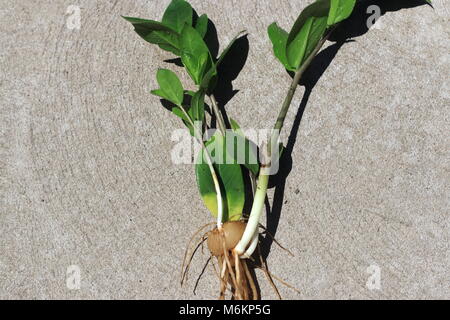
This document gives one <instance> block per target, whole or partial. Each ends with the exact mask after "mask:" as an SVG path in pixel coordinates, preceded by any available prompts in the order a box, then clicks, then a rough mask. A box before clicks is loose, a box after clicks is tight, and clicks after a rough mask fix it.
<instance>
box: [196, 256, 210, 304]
mask: <svg viewBox="0 0 450 320" xmlns="http://www.w3.org/2000/svg"><path fill="white" fill-rule="evenodd" d="M210 261H211V257H209V258H208V260H206V263H205V265H204V266H203V269H202V272H200V274H199V276H198V278H197V281H195V286H194V290H192V292H193V293H194V295H196V293H195V290H197V286H198V284H199V282H200V279H201V278H202V275H203V274H204V273H205V270H206V267H207V266H208V264H209V262H210Z"/></svg>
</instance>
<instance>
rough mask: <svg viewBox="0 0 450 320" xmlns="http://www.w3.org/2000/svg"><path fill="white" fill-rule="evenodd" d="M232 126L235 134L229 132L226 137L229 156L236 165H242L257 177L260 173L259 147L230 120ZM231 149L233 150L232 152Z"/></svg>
mask: <svg viewBox="0 0 450 320" xmlns="http://www.w3.org/2000/svg"><path fill="white" fill-rule="evenodd" d="M230 125H231V129H232V130H233V132H234V134H230V133H229V132H227V135H226V140H225V141H226V146H227V149H228V154H229V155H230V156H232V157H233V159H234V161H235V163H238V164H242V165H243V166H245V167H246V168H247V169H248V170H250V171H251V172H252V173H253V174H254V175H257V174H258V172H259V163H258V147H257V146H256V144H255V143H253V142H252V141H250V140H249V139H248V138H247V137H246V136H245V134H244V132H243V131H242V130H241V128H240V127H239V125H238V123H237V122H236V121H235V120H234V119H231V118H230ZM230 141H231V142H230ZM231 148H233V149H232V150H230V149H231Z"/></svg>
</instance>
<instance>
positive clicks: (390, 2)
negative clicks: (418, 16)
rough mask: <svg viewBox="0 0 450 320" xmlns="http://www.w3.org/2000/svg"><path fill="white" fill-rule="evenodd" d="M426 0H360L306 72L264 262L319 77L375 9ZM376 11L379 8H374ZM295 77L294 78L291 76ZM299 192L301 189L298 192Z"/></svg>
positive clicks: (269, 211) (270, 215) (276, 180)
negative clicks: (309, 104)
mask: <svg viewBox="0 0 450 320" xmlns="http://www.w3.org/2000/svg"><path fill="white" fill-rule="evenodd" d="M427 4H428V3H427V2H426V1H424V0H361V1H358V2H357V4H356V7H355V9H354V11H353V13H352V15H351V16H350V17H349V18H348V19H347V20H345V21H343V22H342V23H341V24H340V25H339V26H338V27H337V28H336V29H335V30H334V31H333V33H332V34H331V36H330V38H329V40H330V41H332V42H334V43H333V44H332V45H330V46H328V47H327V48H325V49H323V50H322V51H321V52H319V54H318V55H317V56H316V58H315V59H314V60H313V62H312V63H311V65H310V66H309V68H308V69H307V70H306V72H305V74H304V76H303V78H302V80H301V81H300V85H302V86H304V87H305V92H304V95H303V98H302V101H301V102H300V105H299V107H298V110H297V114H296V116H295V120H294V123H293V125H292V128H291V131H290V134H289V138H288V141H287V144H286V148H285V150H284V151H283V153H282V156H281V159H280V169H279V171H278V173H277V174H276V175H274V176H273V177H271V180H270V183H269V187H271V188H275V193H274V197H273V203H272V208H270V204H269V201H268V200H267V199H266V217H267V218H266V228H267V232H268V233H270V234H271V236H267V235H266V236H265V237H264V238H262V240H261V253H262V256H263V258H264V260H266V259H267V257H268V255H269V253H270V250H271V247H272V244H273V242H274V240H273V237H275V235H276V232H277V229H278V224H279V221H280V217H281V212H282V209H283V204H284V203H285V202H284V192H285V186H286V179H287V177H288V176H289V173H290V172H291V170H292V165H293V160H292V151H293V149H294V145H295V142H296V140H297V133H298V130H299V128H300V123H301V120H302V117H303V113H304V111H305V108H306V106H307V104H308V100H309V97H310V95H311V93H312V90H313V89H314V87H315V86H316V84H317V82H318V81H319V79H320V77H321V76H322V75H323V73H324V72H325V70H326V69H327V68H328V66H329V65H330V64H331V62H332V60H333V59H334V57H335V56H336V54H337V53H338V51H339V49H340V48H341V47H342V46H343V45H344V44H346V43H349V42H353V41H355V40H352V39H354V38H357V37H360V36H362V35H364V34H366V33H367V32H368V31H369V27H368V23H367V22H368V19H369V18H371V16H373V14H374V11H373V9H374V7H371V6H378V8H379V11H378V12H379V13H380V17H381V16H383V15H385V14H386V13H388V12H393V11H398V10H401V9H408V8H413V7H417V6H420V5H427ZM375 10H376V9H375ZM291 76H292V75H291ZM296 192H299V190H296Z"/></svg>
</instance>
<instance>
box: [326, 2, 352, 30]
mask: <svg viewBox="0 0 450 320" xmlns="http://www.w3.org/2000/svg"><path fill="white" fill-rule="evenodd" d="M355 3H356V0H331V5H330V12H329V14H328V20H327V24H328V25H329V26H331V25H334V24H336V23H339V22H341V21H343V20H345V19H347V18H348V17H349V16H350V15H351V13H352V11H353V8H354V7H355Z"/></svg>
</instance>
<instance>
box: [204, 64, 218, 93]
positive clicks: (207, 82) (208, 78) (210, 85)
mask: <svg viewBox="0 0 450 320" xmlns="http://www.w3.org/2000/svg"><path fill="white" fill-rule="evenodd" d="M216 83H217V69H216V66H215V65H214V64H212V65H211V68H210V69H209V70H208V72H206V73H205V75H204V76H203V79H202V82H201V83H200V88H201V89H203V90H207V91H208V92H212V90H213V89H214V87H215V86H216Z"/></svg>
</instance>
